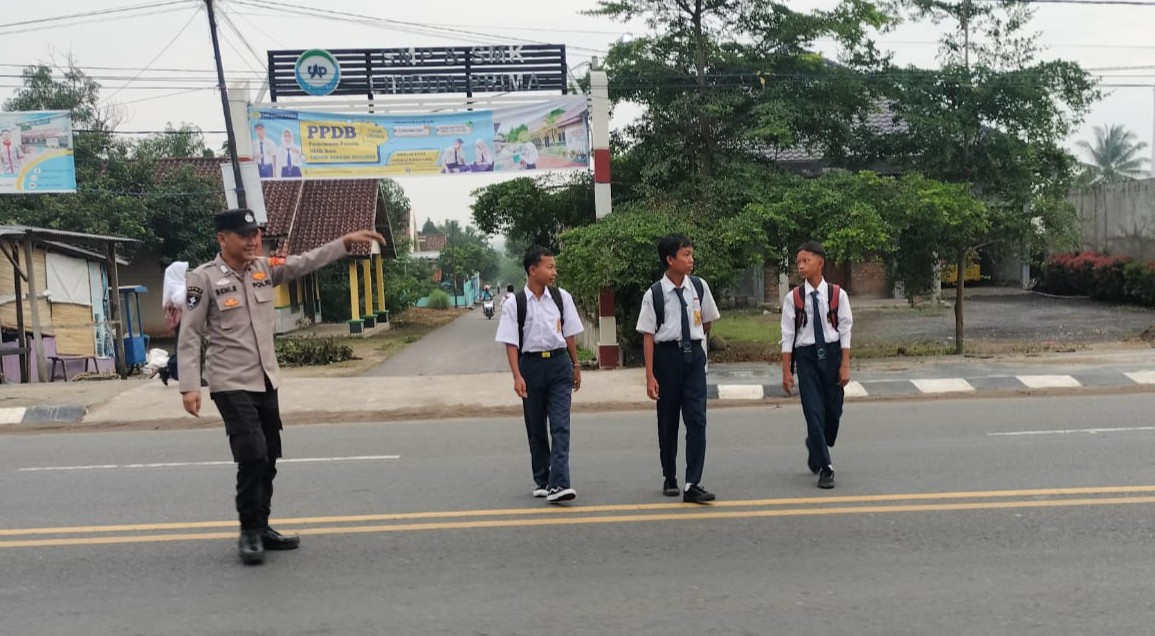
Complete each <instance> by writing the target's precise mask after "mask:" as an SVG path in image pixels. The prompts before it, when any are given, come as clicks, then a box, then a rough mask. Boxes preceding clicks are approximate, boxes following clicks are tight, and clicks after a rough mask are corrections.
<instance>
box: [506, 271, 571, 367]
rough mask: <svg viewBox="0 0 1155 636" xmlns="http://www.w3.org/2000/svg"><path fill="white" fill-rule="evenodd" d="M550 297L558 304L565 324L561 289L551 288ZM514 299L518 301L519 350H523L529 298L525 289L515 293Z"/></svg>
mask: <svg viewBox="0 0 1155 636" xmlns="http://www.w3.org/2000/svg"><path fill="white" fill-rule="evenodd" d="M549 295H550V298H553V302H554V304H555V305H557V313H558V315H560V316H561V324H562V326H565V307H564V304H563V302H562V299H561V290H559V289H558V288H557V287H550V288H549ZM513 299H514V301H515V302H516V303H517V351H518V353H520V352H521V347H522V345H523V344H524V343H525V315H526V313H527V311H528V299H526V297H525V290H524V289H523V290H521V291H519V292H517V293H516V294H514V296H513Z"/></svg>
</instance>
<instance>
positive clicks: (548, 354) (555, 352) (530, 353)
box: [521, 347, 566, 358]
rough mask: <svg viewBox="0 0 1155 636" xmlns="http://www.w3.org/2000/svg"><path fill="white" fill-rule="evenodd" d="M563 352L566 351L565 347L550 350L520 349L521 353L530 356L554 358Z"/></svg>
mask: <svg viewBox="0 0 1155 636" xmlns="http://www.w3.org/2000/svg"><path fill="white" fill-rule="evenodd" d="M563 353H566V350H565V348H564V347H563V348H561V349H554V350H552V351H522V352H521V355H523V356H529V357H531V358H556V357H558V356H560V355H562V354H563Z"/></svg>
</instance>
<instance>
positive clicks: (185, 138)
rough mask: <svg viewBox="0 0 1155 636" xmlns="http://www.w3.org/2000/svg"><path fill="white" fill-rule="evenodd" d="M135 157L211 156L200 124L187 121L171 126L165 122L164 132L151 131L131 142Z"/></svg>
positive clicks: (146, 158)
mask: <svg viewBox="0 0 1155 636" xmlns="http://www.w3.org/2000/svg"><path fill="white" fill-rule="evenodd" d="M132 156H133V158H135V159H145V160H149V159H152V160H155V159H163V158H168V157H212V156H213V151H212V150H209V149H208V148H207V147H205V135H204V132H203V131H202V130H201V128H200V126H197V125H195V124H190V123H188V122H183V123H181V125H180V126H176V127H173V125H172V123H171V122H169V123H168V124H165V127H164V132H161V133H153V134H151V135H148V136H147V137H144V138H142V139H140V140H139V141H137V142H136V143H135V144H133V152H132Z"/></svg>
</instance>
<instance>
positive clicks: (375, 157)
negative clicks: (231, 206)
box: [249, 95, 590, 179]
mask: <svg viewBox="0 0 1155 636" xmlns="http://www.w3.org/2000/svg"><path fill="white" fill-rule="evenodd" d="M587 111H588V109H587V106H586V99H585V97H583V96H580V95H579V96H573V97H560V98H557V99H554V100H551V101H549V102H543V103H538V104H533V105H529V106H518V107H516V108H501V109H494V110H474V111H468V112H459V113H430V114H423V115H374V114H347V113H317V112H308V111H298V110H285V109H280V108H255V107H250V108H249V134H250V135H251V136H252V140H253V146H252V152H253V160H254V161H255V162H256V163H257V169H258V171H259V173H260V176H261V179H375V178H380V177H395V176H408V175H437V174H465V173H476V172H516V171H519V170H555V169H560V168H584V167H587V166H588V165H589V154H590V150H589V134H588V127H587V115H588V112H587Z"/></svg>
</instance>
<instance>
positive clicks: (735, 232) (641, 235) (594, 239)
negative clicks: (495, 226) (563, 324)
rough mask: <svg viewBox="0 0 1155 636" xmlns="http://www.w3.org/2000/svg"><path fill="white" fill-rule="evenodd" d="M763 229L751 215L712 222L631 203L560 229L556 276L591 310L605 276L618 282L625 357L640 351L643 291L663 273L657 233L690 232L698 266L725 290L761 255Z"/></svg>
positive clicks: (628, 358) (674, 209)
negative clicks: (580, 224)
mask: <svg viewBox="0 0 1155 636" xmlns="http://www.w3.org/2000/svg"><path fill="white" fill-rule="evenodd" d="M760 229H761V228H759V227H758V225H757V223H756V222H755V220H754V219H753V218H752V217H750V216H741V217H734V218H729V219H723V220H720V221H718V222H715V223H711V224H709V226H708V227H707V226H703V225H702V224H699V223H696V222H695V221H693V220H692V219H690V218H689V217H687V216H686V215H684V214H682V213H681V209H680V208H679V207H676V206H674V207H667V208H656V207H654V206H650V205H641V204H631V205H627V206H624V207H623V208H622V209H620V210H617V211H615V212H614V213H613V214H611V215H609V216H607V217H605V218H604V219H601V220H599V221H598V222H597V223H594V224H592V225H586V226H584V227H580V228H576V229H573V230H570V231H568V232H565V233H564V234H562V236H561V242H562V245H563V248H564V249H563V250H562V252H561V254H559V255H558V281H559V284H560V285H562V286H563V287H565V288H566V289H567V290H568V291H569V292H570V293H571V294H573V296H574V300H575V302H576V303H577V305H578V306H579V307H581V308H583V309H584V310H585V311H586V312H587V313H592V311H593V308H595V307H596V306H597V298H598V294H599V292H600V291H601V289H602V287H604V286H605V284H606V281H613V289H614V294H615V300H616V302H615V310H616V315H617V319H618V324H619V325H621V330H620V333H619V338H620V342H621V343H622V351H623V354H624V355H625V358H626V361H627V363H628V362H631V361H633V360H636V359H638V356H640V352H641V349H640V347H641V341H640V339H639V337H638V335H637V333H635V331H634V329H633V326H634V325H635V324H636V323H637V320H638V313H639V311H640V310H641V301H642V295H643V294H644V293H645V291H646V289H648V288H649V286H650V285H651V284H652V283H653V282H654V281H656V280H658V278H659V277H660V276H661V275H662V273H663V272H664V271H665V270H664V267H663V266H662V264H661V262H660V260H659V259H658V250H657V245H658V239H660V238H661V237H662V236H665V235H667V234H670V233H672V232H681V233H683V234H686V235H687V236H689V237H690V238H691V239H692V240H693V241H694V244H695V248H694V259H695V271H696V272H697V273H698V274H700V275H701V276H703V277H705V278H706V279H707V280H708V281H709V283H710V286H711V289H713V290H717V291H718V292H720V291H721V290H722V289H725V288H726V287H727V286H728V285H730V284H732V283H733V282H734V280H735V276H736V274H737V273H738V272H739V271H741V270H742V269H744V268H746V267H748V266H750V265H752V264H755V263H757V262H759V261H760V260H761V250H762V247H763V243H764V240H763V239H762V237H761V232H760Z"/></svg>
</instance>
